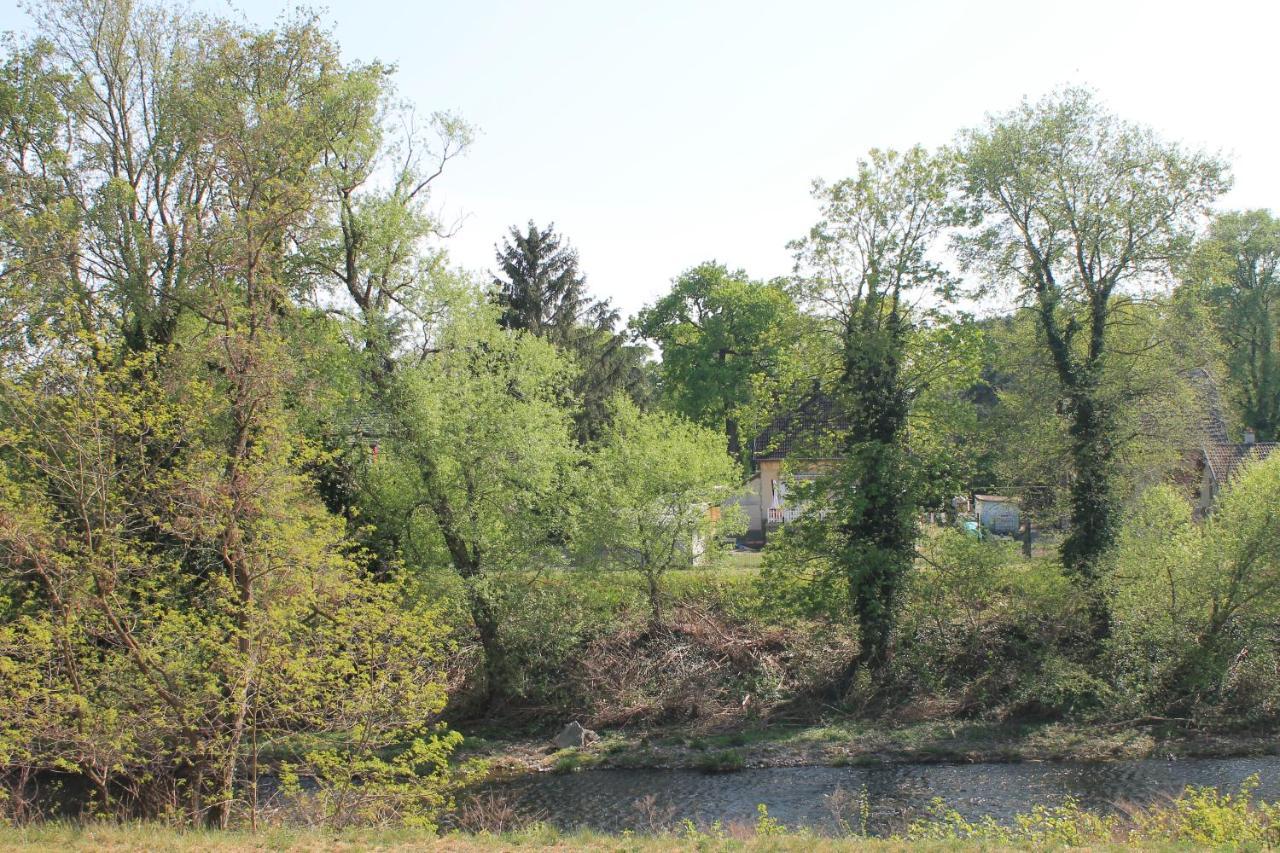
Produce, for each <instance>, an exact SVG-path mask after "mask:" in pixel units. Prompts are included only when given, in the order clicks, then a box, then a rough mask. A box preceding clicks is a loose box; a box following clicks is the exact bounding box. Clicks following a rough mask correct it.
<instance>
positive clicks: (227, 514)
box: [0, 346, 457, 827]
mask: <svg viewBox="0 0 1280 853" xmlns="http://www.w3.org/2000/svg"><path fill="white" fill-rule="evenodd" d="M88 349H89V348H88V347H76V346H65V347H64V348H62V349H61V350H56V351H54V354H53V355H51V356H50V357H49V358H47V359H46V360H45V361H44V362H42V363H41V364H40V365H38V366H36V367H35V368H33V369H32V370H30V371H26V372H24V373H21V374H10V375H9V376H7V377H5V379H4V380H3V381H2V382H0V417H3V422H4V424H5V430H4V433H3V438H2V439H0V460H2V461H3V467H2V469H0V602H2V603H0V655H3V660H4V661H5V666H4V668H3V671H2V672H0V716H3V718H4V720H5V725H4V728H3V732H2V733H0V754H2V755H3V756H4V762H5V781H6V783H7V784H8V787H9V790H8V791H7V793H8V803H7V805H8V807H9V808H11V809H14V810H16V811H17V812H18V813H19V816H21V813H22V811H23V809H24V808H26V807H27V806H29V805H30V804H31V802H32V796H33V786H38V785H40V783H41V780H42V779H44V778H47V777H48V775H49V774H52V773H57V774H67V773H70V774H73V775H74V776H75V777H77V778H78V779H80V780H83V781H84V782H85V783H86V785H87V787H88V791H87V794H86V796H85V798H84V799H83V800H80V801H77V800H76V799H75V798H74V797H73V798H71V799H70V801H69V802H66V803H65V804H64V805H65V806H66V807H68V808H77V807H79V808H83V809H86V810H88V809H90V808H91V809H92V813H94V814H108V815H112V816H114V817H116V818H119V819H129V818H156V819H159V818H161V817H163V818H166V819H178V820H184V821H186V822H190V823H193V824H206V825H212V826H215V827H225V826H227V825H228V823H229V821H230V819H231V816H232V814H233V810H236V811H240V810H242V813H245V814H246V815H247V816H248V818H249V820H250V821H253V820H255V819H256V815H257V790H258V781H259V775H260V771H259V765H258V754H259V749H260V744H264V743H267V742H269V741H272V740H275V739H279V738H282V737H286V736H290V735H296V734H298V733H306V734H313V735H322V736H324V738H323V742H324V744H325V746H324V747H323V749H321V750H319V751H316V752H315V753H313V754H310V755H307V756H305V757H304V760H305V761H306V762H307V763H308V764H309V765H310V766H311V767H312V768H314V769H315V770H316V771H317V772H318V776H317V781H318V782H319V783H320V787H321V788H322V789H323V791H325V792H327V791H329V790H330V789H331V787H332V786H333V785H338V786H341V787H344V788H346V789H347V793H346V796H345V798H344V799H343V802H342V803H341V805H338V804H337V800H334V803H335V809H334V811H333V812H332V813H331V815H330V816H331V818H332V819H333V821H334V822H336V823H338V824H342V823H347V822H350V821H352V820H354V819H356V817H357V816H358V814H359V813H360V812H362V811H363V810H365V809H375V810H382V815H383V816H384V817H385V815H386V814H387V813H390V812H398V813H399V814H400V815H401V816H405V817H416V818H418V819H420V820H426V821H430V820H431V818H432V816H433V815H434V814H435V813H436V812H437V811H438V810H439V809H440V807H441V806H442V805H443V803H444V797H445V795H446V794H447V791H448V788H447V782H448V777H447V757H448V754H449V752H450V751H451V749H452V747H453V745H454V744H455V742H456V740H457V737H456V735H448V734H446V733H444V732H443V731H441V730H438V729H437V728H436V727H435V726H434V725H433V724H432V722H431V721H432V719H433V718H434V717H435V716H436V715H437V714H438V713H439V712H440V711H441V710H442V708H443V705H444V701H445V697H446V694H445V688H444V683H443V681H442V680H441V677H440V669H441V667H442V664H443V651H444V629H443V626H442V625H441V624H440V622H439V621H438V619H437V617H436V615H435V613H433V612H432V611H429V610H420V611H416V612H414V611H408V610H405V609H404V608H402V607H401V606H400V605H399V600H398V599H400V598H401V597H402V596H403V595H404V594H405V591H404V587H403V586H402V585H401V584H399V583H385V584H374V583H372V582H371V581H370V580H368V579H367V578H366V577H365V576H364V575H363V574H362V573H361V572H360V571H359V569H358V566H357V565H356V564H355V562H354V561H353V560H352V559H351V558H350V556H349V554H348V547H349V543H348V542H347V541H346V539H345V537H344V530H343V526H342V524H341V522H340V521H338V520H337V519H335V518H333V517H332V516H330V515H328V514H327V513H326V512H325V511H324V509H323V507H322V505H321V504H320V503H319V501H318V500H316V498H315V496H314V492H313V490H312V489H311V487H310V484H309V483H308V482H307V480H306V479H305V478H304V477H302V476H300V475H299V474H298V473H297V472H296V471H294V470H291V468H290V460H291V458H293V457H294V456H295V455H296V454H298V453H300V452H303V450H304V449H303V448H302V447H300V446H299V444H298V442H297V438H296V436H294V435H291V434H290V432H289V430H288V429H287V428H286V420H285V419H284V418H282V417H281V412H280V411H279V410H278V409H277V410H275V411H273V412H269V413H264V415H263V417H261V418H259V419H256V420H255V424H256V427H257V429H256V430H255V440H254V442H253V445H252V450H251V451H250V452H249V454H248V455H247V456H244V457H237V456H235V455H234V454H232V453H229V452H228V448H227V444H226V437H227V435H228V433H229V432H230V429H229V428H230V426H231V425H232V424H234V423H235V421H236V417H237V415H236V413H235V410H234V408H235V404H236V400H235V399H234V398H233V397H230V396H228V395H227V394H226V393H225V388H224V387H220V386H219V383H218V382H217V381H215V380H211V379H209V378H193V377H192V372H191V371H190V370H188V369H185V368H184V369H165V368H159V367H157V365H156V364H155V363H154V362H155V361H156V356H157V355H160V354H161V353H160V352H159V351H157V350H152V351H150V353H149V354H148V355H146V356H139V355H128V356H122V357H121V363H120V366H119V367H109V368H106V369H105V370H99V369H97V368H96V366H94V362H93V360H92V358H91V356H90V354H89V352H88V351H87V350H88ZM139 360H145V361H150V362H152V364H139V363H138V361H139ZM231 434H234V433H233V432H231ZM406 742H408V743H414V742H416V744H417V745H416V746H415V747H414V748H413V750H412V752H413V753H414V754H415V755H416V757H413V758H410V757H408V755H406V756H405V758H403V759H400V758H397V759H386V758H385V757H383V756H382V755H381V752H380V751H381V750H384V749H386V748H387V747H389V746H391V745H393V744H403V743H406ZM339 758H340V760H338V759H339ZM335 762H336V763H338V764H341V765H344V766H358V767H361V768H362V771H361V775H362V777H363V781H362V785H361V786H356V787H351V786H350V784H349V781H350V780H346V779H343V778H342V777H341V776H340V775H338V774H335V773H333V772H331V771H330V770H327V769H326V768H327V767H329V766H331V765H333V764H335ZM370 782H372V783H373V787H367V785H368V783H370ZM71 790H73V791H74V790H75V788H74V787H73V788H72V789H71ZM402 808H403V811H400V809H402ZM367 816H370V817H375V816H376V815H375V814H372V813H371V814H368V815H367Z"/></svg>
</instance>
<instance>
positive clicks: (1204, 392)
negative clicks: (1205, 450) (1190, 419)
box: [1186, 367, 1230, 444]
mask: <svg viewBox="0 0 1280 853" xmlns="http://www.w3.org/2000/svg"><path fill="white" fill-rule="evenodd" d="M1186 377H1187V379H1188V380H1190V382H1191V386H1192V388H1193V389H1194V390H1195V395H1196V402H1197V403H1198V404H1199V406H1200V422H1199V423H1198V424H1196V427H1197V429H1198V430H1199V432H1200V439H1201V440H1202V441H1207V442H1210V443H1212V444H1229V443H1230V442H1229V441H1228V440H1227V422H1226V419H1225V418H1223V417H1222V397H1221V396H1220V395H1219V394H1218V384H1217V383H1216V382H1215V381H1214V379H1213V374H1211V373H1210V372H1209V371H1207V370H1205V369H1204V368H1203V367H1196V368H1192V369H1191V370H1188V371H1187V373H1186Z"/></svg>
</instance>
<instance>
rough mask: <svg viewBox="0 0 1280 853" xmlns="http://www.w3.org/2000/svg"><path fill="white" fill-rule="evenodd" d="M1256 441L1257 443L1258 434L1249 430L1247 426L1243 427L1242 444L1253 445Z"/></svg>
mask: <svg viewBox="0 0 1280 853" xmlns="http://www.w3.org/2000/svg"><path fill="white" fill-rule="evenodd" d="M1257 443H1258V436H1257V434H1256V433H1254V431H1253V430H1251V429H1249V428H1248V427H1245V431H1244V446H1245V447H1252V446H1253V445H1255V444H1257Z"/></svg>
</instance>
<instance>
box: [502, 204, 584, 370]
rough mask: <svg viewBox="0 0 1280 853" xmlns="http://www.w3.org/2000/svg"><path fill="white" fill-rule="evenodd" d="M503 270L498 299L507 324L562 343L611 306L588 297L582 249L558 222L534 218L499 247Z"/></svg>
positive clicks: (504, 322)
mask: <svg viewBox="0 0 1280 853" xmlns="http://www.w3.org/2000/svg"><path fill="white" fill-rule="evenodd" d="M496 250H497V260H498V274H497V275H496V276H495V277H494V281H493V285H494V289H495V299H496V300H497V303H498V305H499V306H501V308H502V315H501V317H500V318H499V322H500V323H501V324H502V327H503V328H504V329H521V330H523V331H526V332H529V333H531V334H533V335H537V336H538V337H540V338H546V339H547V340H549V341H551V342H552V343H554V344H557V345H561V346H563V345H565V344H567V343H568V341H569V340H570V338H571V337H572V333H573V330H574V329H575V328H577V327H578V326H579V325H582V324H584V323H591V322H592V321H593V320H594V321H596V324H598V322H599V318H600V316H601V312H606V313H607V312H608V306H607V305H606V304H603V303H599V302H595V301H594V300H592V299H591V298H590V297H588V296H587V280H586V278H584V277H583V275H582V274H581V273H580V272H579V271H578V253H577V251H575V250H574V249H573V248H572V247H571V246H569V245H567V244H566V243H565V242H564V241H563V239H562V238H561V237H560V235H559V234H557V233H556V231H555V224H554V223H553V224H551V225H548V226H547V227H546V228H539V227H538V226H537V225H535V224H534V223H533V221H532V220H530V222H529V230H528V232H526V233H524V234H521V233H520V230H519V229H518V228H515V227H514V226H513V227H512V228H511V233H510V235H509V236H508V237H507V239H505V240H504V241H503V244H502V245H501V246H499V247H496Z"/></svg>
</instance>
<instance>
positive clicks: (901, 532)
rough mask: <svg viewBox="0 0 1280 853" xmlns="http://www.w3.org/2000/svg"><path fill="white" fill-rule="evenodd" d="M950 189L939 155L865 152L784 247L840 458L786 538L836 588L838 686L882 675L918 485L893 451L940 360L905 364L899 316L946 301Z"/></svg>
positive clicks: (905, 321)
mask: <svg viewBox="0 0 1280 853" xmlns="http://www.w3.org/2000/svg"><path fill="white" fill-rule="evenodd" d="M952 181H953V163H952V160H951V157H950V155H949V154H946V153H942V154H930V153H928V152H926V151H925V150H924V149H922V148H919V147H917V148H913V149H911V150H909V151H907V152H905V153H898V152H893V151H887V152H886V151H872V152H871V153H870V155H869V157H868V159H867V160H865V161H862V162H861V163H859V168H858V174H857V176H855V177H852V178H847V179H845V180H843V181H839V182H837V183H835V184H833V185H831V186H826V185H824V184H821V183H818V184H815V186H814V191H813V192H814V196H815V198H817V199H818V200H819V202H820V203H821V206H822V219H821V220H820V221H819V223H818V224H817V225H815V226H814V227H813V229H812V230H811V231H810V233H809V235H808V237H807V238H806V239H803V240H799V241H796V242H795V243H793V244H792V248H793V249H794V250H795V252H796V259H797V269H798V270H799V271H800V272H801V276H800V277H799V279H798V281H797V284H796V290H797V293H798V294H799V295H800V296H801V298H802V299H803V300H804V301H805V302H807V303H808V304H810V305H813V306H815V307H816V308H817V309H818V310H819V311H820V312H821V313H822V314H823V315H824V316H825V317H826V318H827V320H828V324H827V327H828V329H829V332H830V333H831V334H832V335H833V336H834V338H835V340H836V341H838V349H839V352H840V366H841V367H840V375H839V379H838V381H837V382H836V383H835V385H834V387H833V389H832V396H833V398H834V408H835V410H836V413H837V419H838V420H839V421H840V423H841V425H842V434H841V436H840V438H841V445H842V446H841V451H842V458H841V459H840V460H839V462H837V463H835V464H834V465H833V466H831V470H830V473H829V474H828V475H826V476H823V477H820V478H819V479H818V480H817V481H816V482H815V483H814V484H813V485H812V487H811V488H809V489H808V490H806V493H805V494H804V495H803V496H802V500H807V501H809V502H811V503H812V504H813V506H812V507H811V509H810V511H809V512H807V513H806V515H805V516H804V517H803V518H802V519H800V520H799V522H797V523H796V524H795V525H794V526H795V527H796V528H797V534H796V538H797V540H798V541H802V540H803V541H805V542H806V545H807V550H809V551H810V552H811V553H813V554H816V555H821V557H823V558H826V559H825V560H823V561H822V562H818V563H815V564H814V565H816V566H817V567H819V568H821V567H823V566H825V567H827V568H829V569H835V570H836V571H837V572H838V573H839V574H840V575H841V576H842V580H843V583H844V584H845V585H846V586H847V588H848V592H847V595H848V602H849V605H850V606H851V609H852V610H853V613H854V615H855V617H856V619H857V623H858V637H859V644H860V650H859V654H858V658H857V659H855V660H854V661H851V662H850V665H849V669H848V671H847V673H846V675H845V677H844V680H845V681H846V682H849V681H850V679H851V678H852V677H853V675H854V674H855V672H856V670H857V669H858V668H859V667H860V666H862V665H863V664H867V665H869V666H870V667H871V668H873V669H875V670H880V669H882V668H883V667H884V666H885V665H886V664H887V663H888V661H889V658H890V656H891V650H892V642H893V634H894V628H895V624H896V620H897V614H898V608H899V605H900V602H901V590H902V585H903V579H904V577H905V575H906V573H907V571H908V570H909V569H910V566H911V562H912V555H913V550H914V539H915V532H916V531H915V516H916V512H917V506H918V502H919V492H918V485H919V482H920V481H919V479H918V478H916V477H915V476H914V473H915V472H914V471H913V470H912V469H913V464H912V462H913V460H912V459H911V458H910V457H909V455H908V454H907V452H906V447H905V440H906V438H907V434H908V418H909V415H910V412H911V408H912V404H913V402H914V400H915V398H916V396H917V394H918V392H919V386H918V385H917V384H916V382H917V381H918V382H920V383H921V384H923V383H925V382H926V381H927V380H926V378H925V377H928V376H931V375H934V372H935V371H939V370H941V369H942V368H943V365H945V363H946V361H947V359H946V358H945V357H944V358H943V359H942V364H941V365H940V364H936V363H933V364H921V363H920V362H915V363H912V362H911V361H910V360H909V356H908V353H909V345H908V342H909V340H910V338H911V336H912V333H913V330H914V329H915V328H916V327H917V326H916V324H917V323H918V322H919V321H920V320H922V319H924V318H923V317H917V316H913V315H916V314H919V313H920V312H919V311H918V310H917V309H916V307H915V305H914V303H915V301H916V300H918V299H919V298H920V297H921V296H922V295H924V294H930V293H932V294H934V295H938V296H942V297H945V296H947V295H948V293H949V292H950V287H951V284H952V282H951V278H950V276H948V275H947V273H946V272H945V270H944V269H943V268H942V267H941V266H940V265H939V264H938V263H937V261H936V260H935V258H934V257H933V255H932V250H933V248H934V243H935V241H936V240H937V238H938V237H939V235H940V234H941V232H942V230H943V229H944V228H946V227H947V226H948V225H949V224H952V223H953V222H955V221H957V217H958V212H957V211H956V209H955V208H954V206H953V205H952V204H951V202H950V190H951V184H952ZM964 349H965V348H963V347H961V348H958V351H959V352H960V353H963V352H964ZM925 351H927V349H926V350H925ZM913 380H914V381H913ZM824 586H825V587H826V588H827V589H830V588H831V584H830V583H829V582H828V583H826V584H824ZM845 686H846V687H847V686H848V685H847V684H846V685H845Z"/></svg>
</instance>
